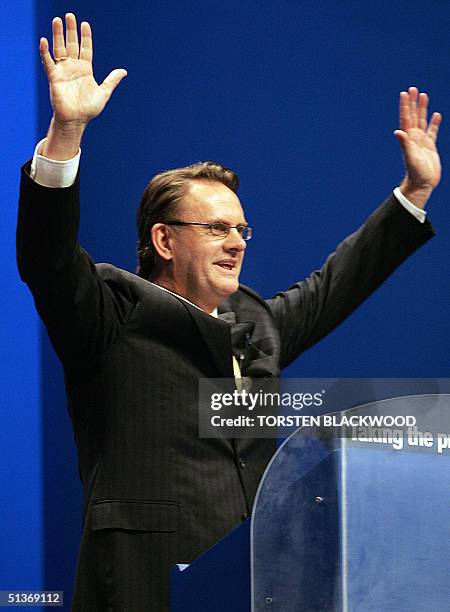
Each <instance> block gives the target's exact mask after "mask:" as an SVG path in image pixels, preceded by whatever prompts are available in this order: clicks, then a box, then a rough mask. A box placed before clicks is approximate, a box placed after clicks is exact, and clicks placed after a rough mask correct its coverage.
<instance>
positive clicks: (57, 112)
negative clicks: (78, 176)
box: [39, 13, 127, 159]
mask: <svg viewBox="0 0 450 612" xmlns="http://www.w3.org/2000/svg"><path fill="white" fill-rule="evenodd" d="M65 20H66V37H65V39H64V28H63V23H62V20H61V19H60V18H59V17H55V18H54V19H53V22H52V30H53V59H52V56H51V55H50V52H49V43H48V40H47V39H46V38H41V40H40V44H39V50H40V53H41V59H42V64H43V66H44V70H45V72H46V74H47V78H48V82H49V86H50V100H51V104H52V108H53V119H52V124H51V126H50V131H49V135H48V142H47V144H46V146H45V150H44V154H45V155H48V156H50V157H53V158H54V159H64V158H67V157H70V156H71V155H73V154H74V153H76V150H78V146H79V141H80V140H81V135H82V133H83V131H84V128H85V127H86V125H87V123H88V122H89V121H90V120H91V119H93V118H94V117H96V116H97V115H99V114H100V113H101V112H102V110H103V109H104V107H105V105H106V103H107V102H108V100H109V98H110V97H111V94H112V92H113V91H114V89H115V88H116V87H117V85H118V84H119V83H120V81H121V80H122V79H123V78H124V77H125V76H126V75H127V72H126V70H123V69H121V68H120V69H116V70H113V71H112V72H111V73H110V74H109V75H108V76H107V77H106V79H105V80H104V81H103V83H101V84H100V85H99V84H98V83H97V82H96V81H95V79H94V75H93V71H92V33H91V28H90V25H89V24H88V23H87V22H85V21H84V22H82V24H81V44H79V42H78V32H77V21H76V18H75V15H73V14H72V13H67V15H66V17H65ZM64 140H65V143H66V145H68V146H67V147H65V146H64V142H63V141H64ZM49 150H50V152H51V153H52V154H51V155H49Z"/></svg>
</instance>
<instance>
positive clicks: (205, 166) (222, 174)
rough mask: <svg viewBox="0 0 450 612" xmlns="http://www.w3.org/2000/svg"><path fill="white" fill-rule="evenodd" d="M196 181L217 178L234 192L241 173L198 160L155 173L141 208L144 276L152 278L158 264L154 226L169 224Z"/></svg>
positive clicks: (141, 268)
mask: <svg viewBox="0 0 450 612" xmlns="http://www.w3.org/2000/svg"><path fill="white" fill-rule="evenodd" d="M195 180H201V181H217V182H219V183H223V184H224V185H226V187H229V188H230V189H231V190H232V191H234V192H236V191H237V190H238V187H239V177H238V176H237V174H235V173H234V172H233V171H232V170H229V169H228V168H225V166H222V165H221V164H218V163H216V162H212V161H206V162H197V163H195V164H191V165H190V166H185V167H183V168H175V169H174V170H167V172H162V173H161V174H157V175H156V176H154V177H153V178H152V180H151V181H150V183H149V184H148V185H147V187H146V189H145V191H144V193H143V195H142V199H141V203H140V205H139V208H138V211H137V228H138V242H137V255H138V268H137V274H138V275H139V276H141V277H142V278H147V279H148V278H149V277H150V274H151V272H152V269H153V266H154V263H155V248H154V246H153V243H152V239H151V235H150V231H151V228H152V227H153V225H154V224H155V223H168V222H169V221H172V220H174V219H175V213H177V212H178V208H179V206H178V205H179V204H180V203H181V201H182V200H183V198H184V196H185V195H186V193H187V190H188V188H189V184H190V182H191V181H195Z"/></svg>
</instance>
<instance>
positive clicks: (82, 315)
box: [17, 169, 433, 612]
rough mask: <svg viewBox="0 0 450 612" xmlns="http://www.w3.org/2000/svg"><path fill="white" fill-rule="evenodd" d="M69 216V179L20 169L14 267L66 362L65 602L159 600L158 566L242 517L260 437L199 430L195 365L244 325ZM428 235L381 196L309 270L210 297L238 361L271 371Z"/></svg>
mask: <svg viewBox="0 0 450 612" xmlns="http://www.w3.org/2000/svg"><path fill="white" fill-rule="evenodd" d="M78 216H79V196H78V183H76V184H75V185H74V186H73V187H70V188H67V189H47V188H44V187H40V186H39V185H37V184H35V183H34V182H33V181H32V180H30V178H29V176H28V174H27V170H26V169H25V170H24V171H23V175H22V185H21V202H20V210H19V226H18V242H17V245H18V246H17V248H18V262H19V270H20V274H21V276H22V278H23V280H24V281H25V282H26V283H27V284H28V285H29V287H30V289H31V291H32V292H33V295H34V299H35V303H36V307H37V309H38V311H39V314H40V316H41V318H42V319H43V321H44V322H45V324H46V326H47V329H48V333H49V335H50V338H51V341H52V343H53V346H54V348H55V350H56V352H57V354H58V356H59V357H60V359H61V361H62V363H63V365H64V369H65V376H66V387H67V397H68V406H69V412H70V415H71V418H72V421H73V427H74V431H75V436H76V443H77V447H78V456H79V464H80V473H81V478H82V482H83V490H84V526H83V535H82V541H81V547H80V554H79V563H78V570H77V577H76V588H75V595H74V601H73V609H74V610H83V611H89V612H92V611H94V610H96V611H97V610H121V611H123V610H129V611H130V612H131V611H132V612H140V611H144V610H151V611H155V612H159V611H164V610H167V609H168V601H169V569H170V567H171V566H172V565H174V564H175V563H188V562H190V561H192V560H193V559H195V558H196V557H197V556H198V555H200V554H201V553H202V552H203V551H204V550H205V549H206V548H208V547H209V546H211V545H212V544H214V542H216V541H217V540H218V539H220V538H221V537H222V536H224V535H225V534H226V533H227V532H228V531H229V530H231V529H232V528H233V527H235V526H236V525H237V524H238V523H239V522H240V521H241V520H242V519H243V518H245V517H246V516H248V514H249V512H250V511H251V507H252V503H253V499H254V496H255V493H256V488H257V486H258V483H259V480H260V478H261V476H262V473H263V470H264V468H265V466H266V464H267V462H268V460H269V458H270V456H271V454H272V453H273V451H274V444H273V441H270V440H267V441H265V440H261V439H259V440H235V441H230V440H228V439H225V438H221V439H199V437H198V412H197V411H198V405H197V401H198V379H199V378H200V377H203V378H204V377H207V378H217V377H227V378H232V377H233V371H232V365H231V355H232V351H233V350H235V351H237V350H239V352H241V351H242V350H243V348H242V345H240V343H241V340H242V338H241V337H239V334H236V335H235V334H234V333H233V337H232V334H231V332H230V326H229V325H228V324H227V323H225V322H223V321H221V320H217V319H214V318H212V317H210V316H209V315H207V314H205V313H203V312H201V311H199V310H198V309H196V308H195V307H192V306H190V305H189V304H187V303H186V302H185V301H183V300H180V299H178V298H177V297H175V296H173V295H171V294H170V293H167V292H164V291H161V290H160V289H158V288H157V287H155V286H153V285H152V284H151V283H149V282H147V281H146V280H144V279H141V278H138V277H137V276H135V275H134V274H130V273H128V272H125V271H123V270H120V269H118V268H115V267H114V266H111V265H107V264H101V265H97V266H95V265H94V264H93V263H92V261H91V260H90V258H89V256H88V255H87V253H86V252H85V251H83V249H81V248H80V247H79V244H78V241H77V234H78ZM432 234H433V232H432V229H431V227H430V225H429V223H428V222H426V223H425V224H420V223H418V222H417V221H416V220H415V219H414V218H413V217H412V216H411V215H410V214H409V213H408V212H406V211H405V210H404V209H403V208H402V207H401V205H399V204H398V202H397V201H396V200H395V198H394V197H393V196H391V197H389V198H388V199H387V200H386V202H385V203H384V204H383V205H382V206H381V207H380V208H379V209H378V210H377V211H376V212H375V213H374V214H373V215H372V216H371V217H370V218H369V220H368V221H367V222H366V224H365V225H364V226H363V227H362V228H361V229H360V230H358V231H357V232H356V233H355V234H353V235H352V236H350V237H348V238H347V239H346V240H345V241H344V242H343V243H341V244H340V245H339V247H338V248H337V250H336V252H335V253H334V254H333V255H331V256H330V257H329V258H328V260H327V261H326V263H325V265H324V266H323V268H322V269H321V270H320V271H318V272H315V273H313V274H312V275H311V276H310V277H309V278H308V279H307V280H305V281H302V282H299V283H297V284H295V285H293V286H292V287H291V288H290V289H289V290H287V291H285V292H282V293H279V294H277V295H276V296H275V297H273V298H272V299H270V300H266V301H264V300H262V299H261V298H260V297H259V296H258V295H257V294H256V293H254V292H253V291H252V290H250V289H248V288H246V287H241V288H240V290H239V291H238V292H237V293H236V294H234V295H232V296H231V297H230V298H229V299H227V300H226V302H224V304H222V306H221V307H220V309H219V312H227V311H232V312H234V313H235V316H236V321H237V323H238V324H239V323H240V324H242V323H245V324H246V325H244V326H243V328H245V329H246V330H249V332H250V335H251V342H250V343H247V344H246V347H245V348H244V350H245V351H246V354H245V361H244V372H243V374H244V375H246V376H256V377H259V376H264V377H267V376H270V377H276V376H278V375H279V372H280V369H282V368H283V367H285V366H286V365H288V364H289V363H290V362H291V361H292V360H293V359H295V358H296V357H297V356H298V355H299V354H300V353H301V352H302V351H303V350H305V349H306V348H308V347H309V346H311V345H312V344H314V343H315V342H317V341H318V340H319V339H320V338H322V337H323V336H324V335H325V334H327V333H328V332H329V331H330V330H332V329H333V328H335V327H336V326H337V325H338V324H339V323H340V322H341V321H342V320H343V319H344V318H345V317H346V316H348V315H349V314H350V313H351V312H352V311H353V310H354V309H355V308H356V307H357V306H358V305H359V304H360V303H361V302H362V301H363V300H364V299H365V298H366V297H367V296H368V295H370V293H372V292H373V291H374V290H375V289H376V288H377V287H378V286H379V285H380V284H381V283H382V282H383V280H384V279H385V278H386V277H387V276H388V275H389V274H390V273H391V272H392V271H393V270H394V269H395V268H396V267H397V266H398V265H399V264H400V263H401V262H402V261H403V260H404V259H405V258H406V257H407V256H408V255H410V254H411V253H412V252H413V251H414V250H415V249H417V248H418V247H419V246H420V245H421V244H423V243H424V242H426V241H427V240H428V239H429V238H430V237H431V235H432ZM237 329H239V325H238V326H237ZM240 459H244V460H245V461H244V462H242V461H240ZM244 465H245V467H242V466H244Z"/></svg>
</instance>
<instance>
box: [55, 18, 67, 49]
mask: <svg viewBox="0 0 450 612" xmlns="http://www.w3.org/2000/svg"><path fill="white" fill-rule="evenodd" d="M52 30H53V57H54V58H55V59H56V58H57V57H67V51H66V45H65V43H64V31H63V24H62V20H61V18H60V17H55V18H54V19H53V21H52Z"/></svg>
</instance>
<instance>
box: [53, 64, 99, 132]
mask: <svg viewBox="0 0 450 612" xmlns="http://www.w3.org/2000/svg"><path fill="white" fill-rule="evenodd" d="M48 76H49V84H50V100H51V103H52V107H53V111H54V113H55V118H56V119H58V120H60V121H73V120H79V119H81V120H85V121H89V119H92V118H93V117H96V116H97V115H99V114H100V113H101V111H102V110H103V108H104V106H105V104H106V102H107V100H108V96H107V92H106V91H105V90H104V88H102V86H101V85H98V84H97V82H96V81H95V79H94V75H93V73H92V64H91V63H90V62H88V61H86V60H80V59H77V60H74V59H72V58H68V59H67V60H65V61H63V62H60V63H59V64H57V65H55V67H54V69H53V70H52V71H51V73H50V74H49V75H48Z"/></svg>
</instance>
